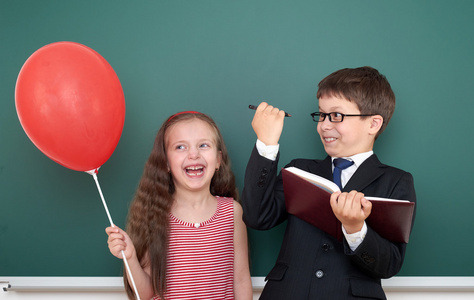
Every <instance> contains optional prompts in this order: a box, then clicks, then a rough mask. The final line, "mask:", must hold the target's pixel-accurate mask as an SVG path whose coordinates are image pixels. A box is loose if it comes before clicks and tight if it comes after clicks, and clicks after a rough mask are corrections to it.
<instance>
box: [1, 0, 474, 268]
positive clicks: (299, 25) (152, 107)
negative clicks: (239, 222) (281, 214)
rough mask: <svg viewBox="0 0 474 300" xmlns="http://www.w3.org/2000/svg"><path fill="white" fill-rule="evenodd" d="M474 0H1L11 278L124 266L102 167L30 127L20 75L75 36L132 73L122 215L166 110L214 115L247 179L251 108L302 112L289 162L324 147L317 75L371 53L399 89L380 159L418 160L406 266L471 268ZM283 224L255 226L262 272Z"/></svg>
mask: <svg viewBox="0 0 474 300" xmlns="http://www.w3.org/2000/svg"><path fill="white" fill-rule="evenodd" d="M473 11H474V2H472V1H454V2H453V1H451V2H448V1H440V0H438V1H409V0H402V1H368V0H362V1H352V0H347V1H318V0H306V1H304V0H294V1H283V0H239V1H228V0H213V1H208V0H200V1H197V0H180V1H161V0H160V1H158V0H153V1H136V2H134V1H122V0H119V1H117V0H114V1H112V0H110V1H106V0H104V1H93V0H80V1H59V0H58V1H49V0H46V1H24V0H18V1H9V0H0V66H1V67H0V276H22V275H24V276H119V275H120V274H121V269H122V266H121V262H120V261H119V260H118V259H116V258H114V257H112V256H111V255H110V253H109V252H108V249H107V244H106V234H105V232H104V229H105V227H106V226H108V219H107V217H106V214H105V211H104V208H103V206H102V203H101V200H100V196H99V194H98V192H97V189H96V187H95V183H94V181H93V179H92V177H91V176H90V175H88V174H86V173H83V172H77V171H72V170H69V169H67V168H65V167H62V166H60V165H58V164H56V163H54V162H53V161H52V160H50V159H49V158H47V157H46V156H45V155H43V154H42V153H41V152H40V151H39V150H38V149H37V148H36V147H35V146H34V145H33V144H32V143H31V142H30V140H29V139H28V137H27V136H26V134H25V133H24V131H23V129H22V127H21V125H20V122H19V120H18V117H17V114H16V110H15V104H14V90H15V82H16V78H17V76H18V73H19V71H20V68H21V66H22V65H23V63H24V62H25V61H26V59H27V58H28V57H29V56H30V55H31V54H32V53H33V52H34V51H36V50H37V49H39V48H40V47H42V46H44V45H46V44H49V43H53V42H58V41H73V42H77V43H81V44H84V45H86V46H88V47H91V48H92V49H94V50H96V51H97V52H99V53H100V54H101V55H102V56H103V57H104V58H105V59H106V60H107V61H108V62H109V63H110V64H111V65H112V67H113V68H114V70H115V71H116V73H117V75H118V77H119V78H120V81H121V83H122V86H123V90H124V94H125V101H126V119H125V125H124V130H123V134H122V136H121V139H120V142H119V144H118V146H117V148H116V150H115V152H114V153H113V155H112V156H111V158H110V159H109V160H108V161H107V162H106V163H105V164H104V165H103V166H102V168H101V169H100V172H99V182H100V184H101V187H102V191H103V193H104V196H105V199H106V201H107V203H108V205H109V209H110V212H111V215H112V218H113V219H114V222H115V223H116V224H117V225H119V226H122V227H123V225H124V223H125V218H126V214H127V210H128V205H129V203H130V201H131V199H132V196H133V194H134V191H135V188H136V185H137V183H138V180H139V178H140V176H141V172H142V169H143V165H144V163H145V160H146V159H147V157H148V154H149V152H150V150H151V145H152V142H153V138H154V136H155V134H156V131H157V129H158V128H159V126H160V125H161V123H162V122H163V121H164V119H165V118H166V117H167V116H169V115H171V114H173V113H175V112H177V111H181V110H199V111H202V112H204V113H207V114H210V115H211V116H212V117H213V118H214V119H215V120H216V122H217V123H218V125H219V126H220V128H221V130H222V133H223V135H224V138H225V140H226V143H227V146H228V149H229V152H230V155H231V158H232V163H233V168H234V171H235V174H236V177H237V182H238V185H239V188H240V189H241V188H242V184H243V175H244V170H245V166H246V164H247V159H248V157H249V155H250V151H251V149H252V147H253V144H254V142H255V139H256V136H255V134H254V133H253V131H252V128H251V125H250V122H251V120H252V117H253V112H252V111H250V110H249V109H248V108H247V107H248V105H249V104H258V103H259V102H261V101H268V102H270V103H272V104H274V105H275V106H278V107H280V108H283V109H285V110H286V111H288V112H290V113H291V114H292V115H293V117H292V118H288V119H287V120H286V123H285V128H284V133H283V136H282V138H281V140H280V143H281V164H284V163H286V162H288V161H289V160H290V159H292V158H297V157H305V158H322V157H324V156H325V154H324V151H323V149H322V147H321V145H320V142H319V139H318V136H317V133H316V126H315V123H313V122H312V120H311V117H310V116H309V113H311V112H313V111H316V110H317V102H316V98H315V94H316V88H317V83H318V82H319V81H320V80H321V79H322V78H323V77H325V76H326V75H328V74H329V73H331V72H333V71H335V70H337V69H340V68H344V67H359V66H363V65H370V66H373V67H375V68H377V69H379V70H380V71H381V72H382V73H383V74H385V75H386V76H387V77H388V79H389V81H390V82H391V84H392V87H393V89H394V91H395V93H396V96H397V108H396V111H395V115H394V117H393V119H392V121H391V124H390V125H389V127H388V129H387V130H386V131H385V132H384V134H383V135H382V136H381V137H380V138H379V140H378V141H377V144H376V147H375V151H376V153H377V154H378V156H379V157H380V159H381V160H382V161H383V162H385V163H387V164H390V165H394V166H397V167H400V168H402V169H405V170H407V171H410V172H411V173H412V174H413V175H414V177H415V185H416V190H417V196H418V210H417V219H416V222H415V227H414V231H413V234H412V236H411V242H410V244H409V246H408V250H407V256H406V260H405V264H404V267H403V269H402V271H401V273H400V275H406V276H474V260H473V259H472V255H471V252H472V251H471V249H472V248H473V246H474V239H473V237H472V236H473V235H472V232H474V221H473V219H472V213H473V211H474V194H473V192H472V190H473V189H472V186H471V181H472V179H473V175H472V170H473V168H474V165H473V163H472V161H469V162H467V163H464V162H462V160H463V159H464V158H465V157H466V156H468V157H469V156H471V155H472V153H474V139H473V138H472V130H473V125H472V118H473V116H474V102H473V99H474V89H473V88H472V83H473V82H474V75H473V74H474V73H473V70H474V55H473V53H474V39H473V38H472V32H473V30H474V19H473V18H472V12H473ZM283 231H284V225H283V226H280V227H277V228H275V229H273V230H271V231H265V232H258V231H254V230H249V238H250V247H251V268H252V275H253V276H264V275H266V273H267V272H268V271H269V269H270V268H271V267H272V264H273V263H274V261H275V258H276V256H277V254H278V250H279V246H280V242H281V239H282V234H283Z"/></svg>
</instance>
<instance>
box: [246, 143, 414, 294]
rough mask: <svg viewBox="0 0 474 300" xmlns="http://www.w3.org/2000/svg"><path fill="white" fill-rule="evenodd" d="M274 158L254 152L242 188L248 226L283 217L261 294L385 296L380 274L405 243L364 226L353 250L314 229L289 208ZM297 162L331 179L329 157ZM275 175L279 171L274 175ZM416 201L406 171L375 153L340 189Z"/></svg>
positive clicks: (395, 266)
mask: <svg viewBox="0 0 474 300" xmlns="http://www.w3.org/2000/svg"><path fill="white" fill-rule="evenodd" d="M277 165H278V158H277V160H276V161H271V160H268V159H266V158H264V157H262V156H260V155H259V154H258V151H257V149H256V148H254V150H253V151H252V154H251V157H250V160H249V163H248V165H247V169H246V173H245V186H244V189H243V193H242V207H243V210H244V215H243V218H244V221H245V223H246V224H247V226H249V227H251V228H254V229H258V230H267V229H271V228H273V227H274V226H276V225H278V224H280V223H282V222H284V221H287V225H286V231H285V235H284V238H283V242H282V245H281V249H280V253H279V255H278V259H277V262H276V264H275V266H274V267H273V269H272V270H271V271H270V273H269V274H268V276H267V277H266V280H267V283H266V285H265V288H264V290H263V292H262V295H261V298H260V299H272V300H275V299H295V300H299V299H386V297H385V293H384V291H383V289H382V286H381V280H380V279H381V278H389V277H392V276H394V275H395V274H397V273H398V272H399V270H400V268H401V267H402V264H403V259H404V256H405V249H406V244H403V243H392V242H389V241H388V240H386V239H384V238H382V237H381V236H379V235H378V234H377V233H376V232H375V231H374V230H373V229H372V228H370V227H368V231H367V235H366V237H365V238H364V241H363V242H362V244H361V245H360V246H359V247H358V248H357V249H356V250H355V251H352V250H351V249H350V247H349V245H348V244H347V242H346V241H345V240H344V241H343V242H342V243H341V242H339V241H337V240H336V239H335V238H333V237H332V236H330V235H328V234H326V233H325V232H323V231H321V230H319V229H318V228H316V227H314V226H312V225H310V224H308V223H306V222H304V221H303V220H301V219H299V218H297V217H295V216H292V215H290V214H288V213H287V211H286V208H285V198H284V193H283V184H282V179H281V174H278V173H279V170H277ZM288 166H295V167H298V168H300V169H303V170H305V171H309V172H311V173H314V174H317V175H320V176H323V177H325V178H327V179H330V180H332V166H331V158H330V157H327V158H326V159H324V160H309V159H296V160H293V161H291V162H290V163H289V164H288V165H287V166H286V167H288ZM277 175H278V176H277ZM351 190H357V191H360V192H363V193H365V194H366V195H367V196H374V197H385V198H394V199H406V200H410V201H413V202H414V201H416V197H415V189H414V184H413V177H412V176H411V174H410V173H407V172H405V171H402V170H400V169H397V168H393V167H389V166H387V165H384V164H382V163H381V162H380V161H379V160H378V158H377V157H376V156H375V155H372V156H371V157H369V158H368V159H367V160H366V161H365V162H364V163H363V164H362V165H361V166H360V167H359V168H358V169H357V171H356V172H355V173H354V175H353V176H352V178H351V179H350V180H349V182H348V183H347V185H346V186H345V187H344V189H343V191H351Z"/></svg>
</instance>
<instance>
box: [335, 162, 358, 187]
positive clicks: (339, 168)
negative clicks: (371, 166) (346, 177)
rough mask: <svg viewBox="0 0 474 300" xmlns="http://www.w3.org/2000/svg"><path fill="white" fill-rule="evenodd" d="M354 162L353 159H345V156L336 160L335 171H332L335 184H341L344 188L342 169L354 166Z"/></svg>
mask: <svg viewBox="0 0 474 300" xmlns="http://www.w3.org/2000/svg"><path fill="white" fill-rule="evenodd" d="M353 164H354V162H353V161H350V160H347V159H344V158H336V159H335V160H334V172H333V173H332V178H333V181H334V183H335V184H337V185H338V186H339V188H340V189H341V190H342V183H341V172H342V170H344V169H346V168H348V167H350V166H352V165H353Z"/></svg>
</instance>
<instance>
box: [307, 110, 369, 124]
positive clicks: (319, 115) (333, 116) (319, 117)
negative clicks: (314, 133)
mask: <svg viewBox="0 0 474 300" xmlns="http://www.w3.org/2000/svg"><path fill="white" fill-rule="evenodd" d="M326 116H328V117H329V121H330V122H334V123H340V122H342V121H344V117H370V116H375V115H345V114H341V113H338V112H330V113H323V112H314V113H312V114H311V117H313V121H314V122H323V121H324V120H326Z"/></svg>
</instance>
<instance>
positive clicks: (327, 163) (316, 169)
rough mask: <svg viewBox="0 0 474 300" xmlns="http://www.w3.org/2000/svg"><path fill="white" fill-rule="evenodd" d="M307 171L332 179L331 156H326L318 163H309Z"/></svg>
mask: <svg viewBox="0 0 474 300" xmlns="http://www.w3.org/2000/svg"><path fill="white" fill-rule="evenodd" d="M308 171H309V172H311V173H313V174H316V175H319V176H321V177H324V178H326V179H329V180H331V181H332V160H331V157H330V156H327V157H326V158H325V159H324V160H321V161H319V163H317V164H316V165H311V166H310V167H309V169H308Z"/></svg>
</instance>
